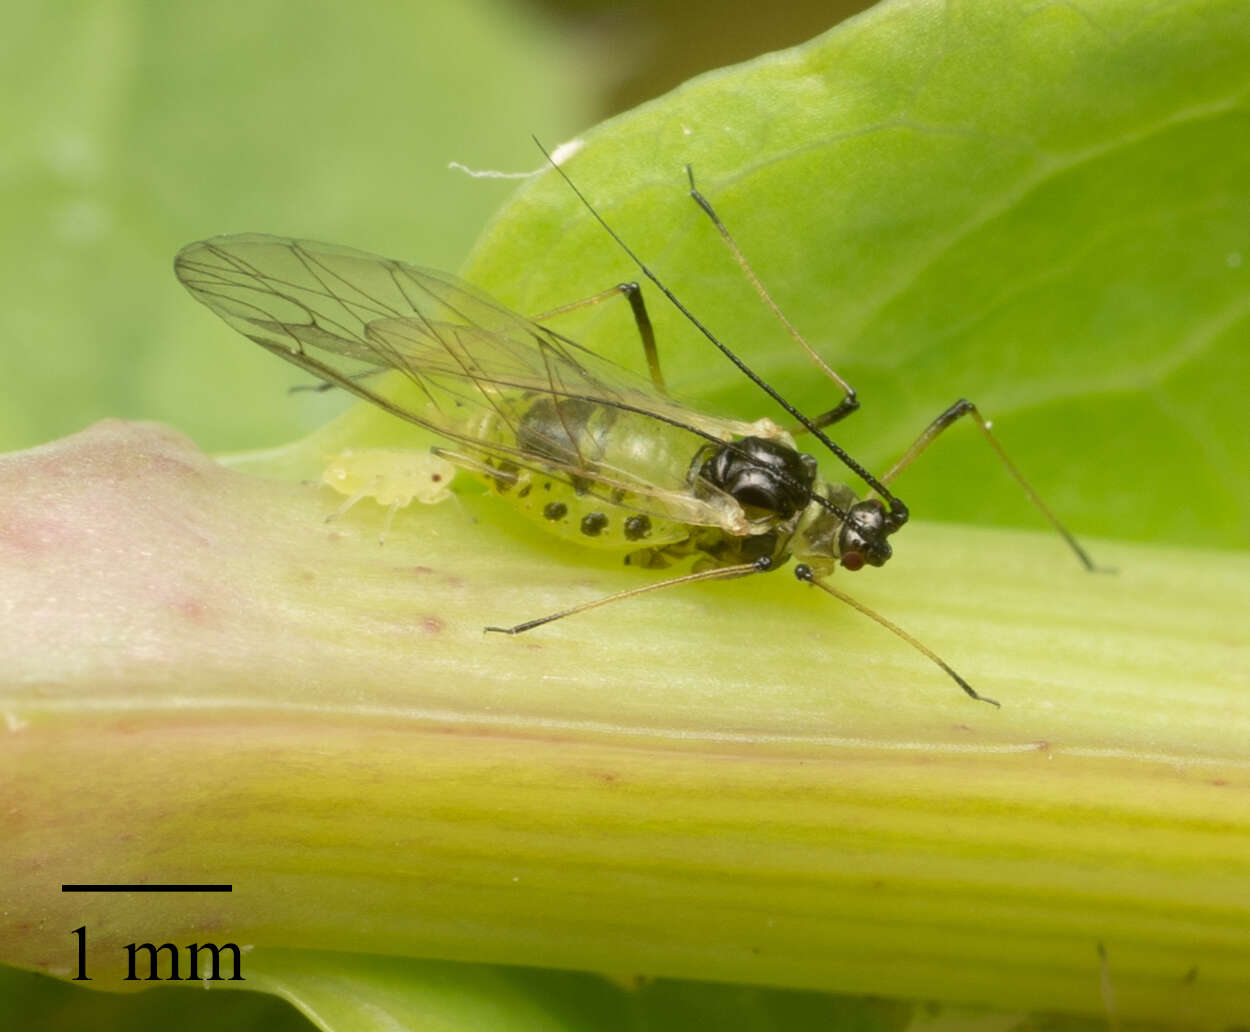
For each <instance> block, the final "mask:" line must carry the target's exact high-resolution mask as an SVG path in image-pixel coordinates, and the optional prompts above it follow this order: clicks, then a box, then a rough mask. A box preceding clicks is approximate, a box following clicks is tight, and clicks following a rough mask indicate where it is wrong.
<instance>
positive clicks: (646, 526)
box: [625, 515, 651, 541]
mask: <svg viewBox="0 0 1250 1032" xmlns="http://www.w3.org/2000/svg"><path fill="white" fill-rule="evenodd" d="M650 535H651V517H650V516H642V515H639V516H630V517H629V518H628V519H627V520H626V521H625V539H626V540H627V541H641V540H642V539H643V538H645V537H650Z"/></svg>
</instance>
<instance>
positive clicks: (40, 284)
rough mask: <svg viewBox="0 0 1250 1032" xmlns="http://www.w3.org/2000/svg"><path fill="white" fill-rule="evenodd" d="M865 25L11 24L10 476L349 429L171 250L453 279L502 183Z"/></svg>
mask: <svg viewBox="0 0 1250 1032" xmlns="http://www.w3.org/2000/svg"><path fill="white" fill-rule="evenodd" d="M857 6H862V5H860V4H854V3H850V4H841V3H835V4H825V3H815V2H806V0H805V2H803V3H796V4H790V5H787V6H786V7H785V8H784V9H783V10H782V11H781V12H780V13H778V12H776V11H771V10H770V11H768V12H765V11H764V10H763V9H762V8H760V7H759V6H758V5H752V4H750V3H747V2H744V0H734V2H731V3H715V4H712V3H705V4H683V5H671V4H662V3H660V2H658V0H654V2H651V3H645V4H641V5H636V6H630V7H628V8H623V7H618V6H616V5H611V4H603V3H592V2H578V0H552V2H550V3H546V4H544V3H540V2H532V3H527V2H522V0H439V2H433V3H422V4H401V3H381V4H372V5H367V6H348V5H343V4H339V3H332V2H328V0H310V2H300V3H296V2H293V0H256V2H253V3H249V4H247V5H227V6H222V5H202V4H165V3H160V2H157V0H116V2H103V0H100V2H84V3H56V4H20V3H19V4H17V5H8V7H7V9H6V19H5V31H4V34H3V37H4V38H3V40H2V41H0V58H2V59H0V76H2V77H3V78H2V79H0V83H2V85H0V125H3V126H4V138H5V148H4V155H3V157H0V167H2V168H3V174H2V175H0V218H2V219H3V226H4V233H3V235H2V236H0V256H2V258H0V261H2V262H3V269H4V273H3V277H2V278H0V377H2V378H3V382H4V384H5V390H4V404H3V406H0V451H8V450H13V449H19V448H25V447H30V446H33V445H37V444H39V443H41V442H43V441H47V440H50V439H53V438H56V437H60V436H63V435H65V434H68V433H72V432H74V431H76V430H79V429H81V428H82V427H84V426H86V425H88V424H90V423H92V422H94V421H95V420H97V419H100V418H104V417H108V416H119V417H125V418H131V419H140V418H142V419H157V420H162V421H166V422H169V423H172V424H173V425H175V426H177V427H178V428H180V429H182V430H183V431H185V432H186V433H188V434H190V436H191V437H192V438H193V439H194V440H195V441H196V442H197V443H198V444H199V445H200V446H201V447H203V448H205V449H207V450H209V451H232V450H236V449H249V448H257V447H264V446H267V445H273V444H278V443H282V442H285V441H289V440H291V439H293V438H295V437H299V436H301V435H302V434H304V433H305V432H307V431H309V430H311V429H312V428H314V427H316V426H318V425H320V424H321V423H323V422H324V421H325V420H326V419H327V418H329V416H330V415H331V414H332V413H334V412H336V411H338V410H340V409H341V408H343V407H345V406H346V405H348V404H349V401H348V399H346V398H343V397H341V396H336V395H332V394H322V395H317V394H310V393H306V392H305V393H300V394H296V395H293V396H292V395H288V394H287V393H286V390H287V388H288V387H290V386H292V385H293V384H295V383H298V382H300V378H299V376H298V374H297V373H295V371H294V370H292V369H290V368H287V367H285V366H283V365H282V364H281V363H276V362H274V361H273V360H272V359H271V358H270V357H269V356H267V355H264V354H263V353H261V352H260V351H259V350H258V349H256V348H254V347H252V346H251V345H249V344H248V343H247V342H246V341H243V340H242V339H239V338H238V337H236V336H235V335H234V334H231V333H230V332H229V331H227V330H225V329H224V328H223V327H222V326H221V325H220V324H219V323H218V322H217V321H216V320H215V319H214V318H213V317H212V316H211V315H210V314H209V313H207V312H206V311H204V310H203V309H202V308H201V307H200V306H198V305H196V304H195V303H194V302H193V301H192V300H191V299H190V298H189V297H188V296H187V295H186V294H185V293H184V292H183V291H182V290H181V289H180V287H179V286H178V284H177V282H176V281H175V280H174V278H173V274H172V271H171V262H172V259H173V255H174V253H175V252H176V251H177V249H178V248H179V247H181V246H182V245H183V244H186V243H188V242H190V241H192V240H195V239H197V238H200V237H205V236H212V235H216V234H219V233H230V232H243V231H258V232H270V233H278V234H286V235H294V236H303V237H309V238H312V239H322V240H330V241H335V242H339V243H346V244H351V245H353V246H356V247H360V248H363V249H366V250H371V251H375V252H377V253H380V254H387V255H392V256H395V257H402V258H406V259H408V260H411V261H414V262H416V263H418V264H422V265H431V266H435V267H441V268H447V269H451V270H455V269H456V268H458V267H459V266H460V265H461V263H462V262H463V261H464V259H465V257H466V256H467V255H468V253H469V250H470V248H471V247H472V244H473V242H474V240H475V239H476V238H477V236H478V234H479V232H480V231H481V230H482V228H483V226H484V225H485V224H486V222H487V220H488V218H489V216H490V215H491V213H492V212H493V211H494V210H495V209H497V208H498V207H499V205H500V204H502V202H503V201H504V200H505V199H506V198H507V197H508V196H509V194H510V193H511V192H512V190H513V189H514V188H515V185H516V184H515V182H511V181H508V180H498V179H486V178H477V179H475V178H470V177H468V176H466V175H465V174H463V173H462V172H458V171H453V170H449V169H448V163H449V162H452V161H458V162H461V163H462V164H464V165H467V166H470V167H473V168H478V169H500V170H510V171H520V170H527V169H533V168H535V167H537V166H538V165H539V164H540V163H541V159H540V156H539V155H538V153H537V152H536V150H535V148H534V146H533V144H532V142H531V141H530V134H531V133H532V134H535V135H537V136H538V137H539V138H540V139H542V140H544V141H547V142H549V143H552V144H554V143H558V142H559V141H561V140H564V139H568V138H570V137H572V136H574V135H576V134H578V133H580V132H581V131H583V130H584V129H586V128H588V127H589V126H591V125H593V124H594V123H595V122H597V121H599V120H600V119H602V118H603V117H605V116H607V115H609V114H611V113H614V112H616V111H620V110H624V109H626V108H628V107H630V106H633V105H634V104H636V103H638V102H641V101H642V100H645V99H647V98H649V97H651V96H656V95H658V94H661V93H663V92H664V91H666V90H667V89H669V88H671V87H672V86H675V85H676V84H678V83H680V82H681V81H683V80H684V79H686V78H687V77H689V76H690V75H692V74H695V73H697V72H699V71H701V70H704V69H709V68H714V67H717V66H720V65H723V64H726V63H729V62H732V61H737V60H742V59H746V58H748V57H751V56H754V55H756V54H759V53H761V52H763V51H765V50H769V49H774V48H779V47H783V46H789V45H791V44H794V43H798V42H801V41H802V40H804V39H807V38H809V37H811V36H813V35H816V34H817V33H819V32H820V31H823V30H824V29H826V28H828V27H829V26H830V25H831V24H833V23H834V22H835V21H837V20H838V18H839V17H840V16H841V15H843V14H845V13H847V12H849V11H850V10H853V9H854V8H855V7H857Z"/></svg>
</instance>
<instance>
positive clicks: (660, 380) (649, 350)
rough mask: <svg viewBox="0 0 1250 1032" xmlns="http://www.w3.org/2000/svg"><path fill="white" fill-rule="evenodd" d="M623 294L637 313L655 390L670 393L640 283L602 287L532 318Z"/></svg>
mask: <svg viewBox="0 0 1250 1032" xmlns="http://www.w3.org/2000/svg"><path fill="white" fill-rule="evenodd" d="M622 295H623V296H624V298H625V300H626V301H628V302H629V307H630V310H631V311H632V312H633V313H634V325H635V326H637V327H638V336H639V337H641V338H642V350H643V354H644V355H646V358H647V370H648V371H649V372H650V374H651V382H652V383H653V384H655V388H656V390H658V391H659V392H660V393H661V394H663V395H665V396H666V397H667V396H668V387H666V386H665V384H664V375H663V374H662V373H661V372H660V352H659V349H658V348H657V347H656V344H655V329H654V328H653V327H652V325H651V317H650V316H649V315H648V314H647V306H646V304H644V303H643V300H642V288H641V287H640V286H638V284H637V283H618V284H617V285H616V286H615V287H609V288H608V289H607V290H601V291H600V292H599V293H598V294H595V295H594V296H592V297H587V298H583V299H582V300H580V301H572V302H570V303H569V304H567V305H561V306H560V307H559V308H553V309H551V310H550V311H549V312H540V313H539V314H538V315H535V316H531V318H532V319H533V320H534V322H536V323H545V322H546V321H547V320H548V319H551V318H553V317H555V316H560V315H565V314H566V313H568V312H575V311H577V309H579V308H589V307H591V306H593V305H597V304H599V303H600V302H602V301H606V300H608V299H609V298H613V297H618V296H622Z"/></svg>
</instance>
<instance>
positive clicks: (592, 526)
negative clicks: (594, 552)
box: [582, 512, 608, 537]
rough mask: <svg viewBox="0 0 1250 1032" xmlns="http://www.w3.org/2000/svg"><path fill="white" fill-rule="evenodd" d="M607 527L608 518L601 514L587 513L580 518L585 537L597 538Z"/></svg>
mask: <svg viewBox="0 0 1250 1032" xmlns="http://www.w3.org/2000/svg"><path fill="white" fill-rule="evenodd" d="M607 526H608V518H607V516H605V515H604V514H603V513H601V512H588V513H587V514H586V515H585V516H583V517H582V533H583V534H585V535H586V536H587V537H598V536H599V535H600V534H602V533H603V532H604V531H605V530H606V529H607Z"/></svg>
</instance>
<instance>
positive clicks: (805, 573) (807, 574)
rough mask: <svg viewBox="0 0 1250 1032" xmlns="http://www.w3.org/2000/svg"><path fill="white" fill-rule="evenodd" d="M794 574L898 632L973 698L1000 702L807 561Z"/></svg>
mask: <svg viewBox="0 0 1250 1032" xmlns="http://www.w3.org/2000/svg"><path fill="white" fill-rule="evenodd" d="M794 576H795V577H797V578H798V579H799V580H801V581H806V582H807V583H808V584H811V585H812V586H813V587H817V588H820V590H821V591H824V592H826V593H828V594H830V595H832V596H833V597H834V598H836V599H839V600H841V601H842V602H845V603H846V604H847V605H848V606H850V607H851V608H852V609H858V610H859V611H860V612H861V613H863V614H864V615H865V616H866V617H868V618H869V619H870V620H875V621H876V622H877V623H879V624H880V625H881V626H882V627H884V628H885V629H886V630H887V631H892V632H893V633H894V634H897V635H898V636H899V637H900V638H902V639H903V641H905V642H907V644H908V645H910V646H911V647H912V648H913V649H915V650H916V651H917V652H922V653H923V654H924V655H926V656H928V657H929V658H930V659H931V660H933V662H934V663H936V664H937V665H938V666H940V667H941V668H942V669H943V670H945V671H946V672H947V673H948V674H950V676H951V677H952V678H954V680H955V683H956V684H957V685H959V687H960V688H962V689H963V690H964V691H965V692H966V693H967V694H968V695H970V696H971V697H972V698H974V699H976V700H977V701H978V702H988V703H989V704H990V705H991V706H994V707H998V705H999V704H998V703H997V702H995V701H994V700H993V699H991V698H990V697H989V696H988V695H981V694H980V693H979V692H978V691H976V689H974V688H973V687H972V685H970V684H969V683H968V682H967V681H965V680H964V679H963V678H962V677H960V676H959V675H958V674H957V673H955V671H954V669H953V668H952V667H951V666H950V665H949V664H948V663H947V662H946V661H945V660H944V659H942V657H941V656H939V655H938V654H937V653H936V652H934V651H933V650H932V649H931V648H929V646H927V645H925V644H924V643H923V642H920V641H917V640H916V639H915V638H913V637H912V636H911V635H910V634H908V633H907V632H906V631H905V630H903V628H901V627H899V626H898V624H895V623H891V622H890V621H889V620H887V619H886V618H885V617H884V616H882V615H881V614H880V613H878V612H877V611H876V610H874V609H869V608H868V607H867V606H866V605H864V604H863V603H862V602H860V601H858V600H856V599H853V598H851V596H850V595H848V594H846V593H845V592H843V591H839V590H838V589H837V588H835V587H832V586H831V585H829V584H826V583H825V582H824V581H822V580H817V579H816V575H815V573H813V572H812V568H811V567H810V566H808V565H807V564H806V563H799V565H798V566H796V567H795V568H794Z"/></svg>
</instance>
